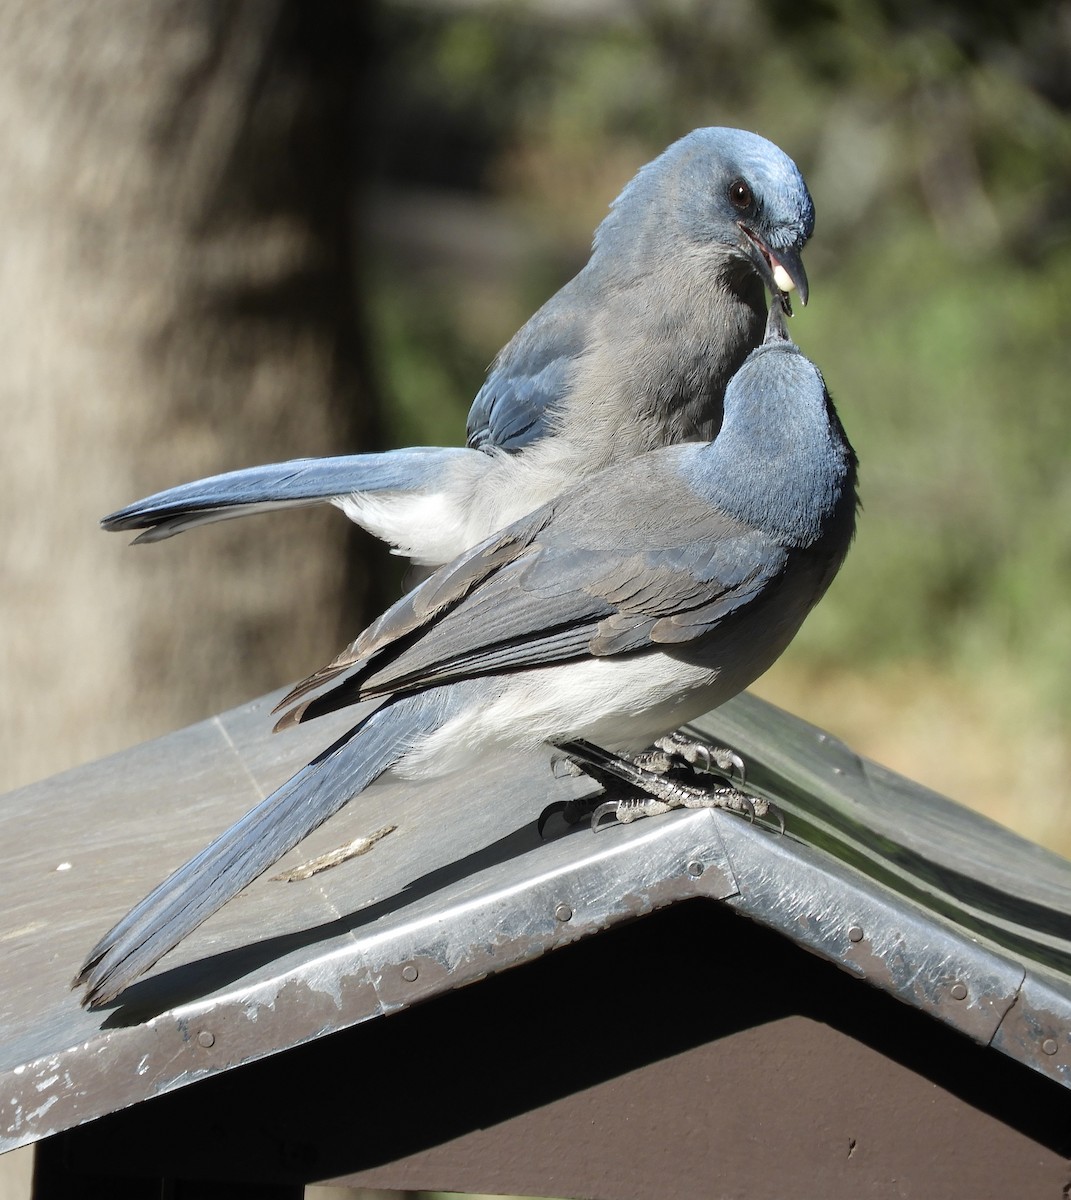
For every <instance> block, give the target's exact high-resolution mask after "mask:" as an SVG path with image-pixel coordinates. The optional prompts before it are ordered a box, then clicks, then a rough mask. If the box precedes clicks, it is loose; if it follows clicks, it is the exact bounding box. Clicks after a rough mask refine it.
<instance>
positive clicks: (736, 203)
mask: <svg viewBox="0 0 1071 1200" xmlns="http://www.w3.org/2000/svg"><path fill="white" fill-rule="evenodd" d="M754 199H755V197H754V196H753V195H752V194H751V188H749V187H748V185H747V184H746V183H745V182H744V181H743V180H742V179H734V180H733V181H732V183H730V184H729V203H730V204H731V205H732V206H733V208H738V209H739V210H740V211H741V212H743V211H744V210H745V209H748V208H750V207H751V203H752V201H753V200H754Z"/></svg>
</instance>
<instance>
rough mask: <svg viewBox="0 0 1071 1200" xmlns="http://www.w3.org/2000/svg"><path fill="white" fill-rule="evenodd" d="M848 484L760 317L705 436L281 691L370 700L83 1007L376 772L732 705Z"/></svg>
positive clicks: (827, 535) (164, 913) (828, 421)
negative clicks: (757, 339) (762, 334)
mask: <svg viewBox="0 0 1071 1200" xmlns="http://www.w3.org/2000/svg"><path fill="white" fill-rule="evenodd" d="M642 178H643V177H642V176H641V179H642ZM855 481H856V460H855V455H854V452H853V451H852V448H851V446H850V445H849V444H848V441H847V439H846V437H845V434H844V431H843V429H842V427H841V424H840V421H839V420H838V418H837V415H836V412H835V411H834V409H833V405H832V402H831V401H830V398H829V395H828V393H827V392H826V389H825V385H824V383H823V380H822V377H821V375H820V374H819V372H818V370H817V368H816V367H814V365H813V364H812V363H810V362H809V361H808V360H807V359H806V358H805V357H804V356H803V355H802V354H801V353H800V351H799V350H798V349H797V348H796V346H795V345H793V343H792V342H791V341H789V340H788V335H787V333H786V332H785V326H784V321H783V316H782V313H781V309H780V306H779V305H778V304H776V303H775V304H773V305H771V309H770V316H769V321H768V325H767V332H766V338H765V341H764V343H763V344H762V345H761V346H760V347H759V348H758V349H756V350H755V351H753V352H752V353H751V354H750V356H749V357H748V358H747V360H746V361H745V362H744V364H743V366H742V367H741V368H740V370H739V371H738V372H737V374H736V375H735V376H734V377H733V379H732V381H731V383H730V384H729V386H728V388H727V389H726V392H725V397H724V421H723V423H722V425H721V430H720V432H719V433H718V435H717V437H716V438H715V439H714V440H713V441H708V442H691V443H687V444H683V445H675V446H670V447H664V448H660V449H657V450H652V451H650V452H648V453H647V454H643V455H641V456H639V457H635V458H632V459H631V460H629V461H628V462H625V463H620V464H617V465H615V466H613V467H610V468H607V469H604V470H603V471H601V472H599V473H598V474H596V475H594V476H592V477H590V478H587V479H585V480H583V481H581V482H580V483H578V484H576V485H575V486H573V487H571V488H569V489H567V490H565V491H564V492H562V493H561V494H559V495H558V496H556V497H555V498H553V499H552V500H550V501H549V502H548V503H546V504H544V505H542V506H541V507H539V508H537V509H536V510H535V511H533V512H530V513H528V514H526V515H525V516H523V517H522V518H521V519H519V520H517V521H515V522H513V523H512V524H510V525H509V526H507V527H506V528H505V529H502V530H500V531H498V532H497V533H494V534H492V535H491V536H490V537H488V538H486V539H485V540H483V541H482V542H480V543H479V544H478V545H477V546H476V547H474V548H473V549H471V550H469V551H468V552H466V553H465V554H463V555H461V556H460V557H458V558H456V559H455V560H454V561H452V562H450V563H448V564H447V565H446V566H444V567H441V568H440V569H439V570H438V571H436V572H435V573H434V574H433V575H431V576H430V577H429V578H428V579H427V580H425V581H424V582H423V583H422V584H421V585H420V586H419V587H417V588H415V589H414V590H413V591H411V592H409V594H408V595H406V596H404V597H403V598H402V599H401V600H399V601H398V602H397V603H396V604H394V605H393V607H391V608H390V609H388V611H387V612H386V613H384V615H383V616H381V617H380V618H379V620H377V621H375V622H374V623H373V624H372V625H371V626H369V627H368V628H367V629H366V630H365V631H364V632H363V633H362V634H361V635H360V637H358V638H357V640H356V641H355V642H354V643H353V644H352V645H351V646H349V647H348V648H347V650H345V651H344V652H343V653H342V654H341V655H340V656H339V657H338V658H337V659H336V660H335V661H334V662H332V663H330V664H328V665H327V666H326V667H324V668H323V669H322V670H320V671H318V672H316V673H315V674H314V675H312V676H310V678H309V679H308V680H306V681H305V682H304V683H303V684H299V685H298V687H296V688H295V689H294V690H293V691H292V692H291V694H290V696H289V697H287V699H286V700H285V701H284V702H283V705H284V706H285V705H286V704H287V703H293V702H295V701H300V705H299V707H298V708H296V709H295V710H293V711H292V712H291V713H290V714H289V715H288V717H284V718H283V722H282V723H286V722H287V721H289V720H304V719H308V718H310V717H314V716H317V715H320V714H323V713H326V712H330V711H333V710H335V709H338V708H341V707H343V706H345V705H348V704H351V703H353V702H355V701H358V700H365V699H373V698H379V699H381V700H382V701H383V703H382V705H381V706H380V707H379V708H377V709H375V710H374V711H373V712H372V713H371V714H370V715H367V716H365V717H363V719H361V720H360V721H359V722H358V723H356V724H355V725H354V727H353V728H352V729H351V730H349V732H348V733H346V734H344V735H343V736H342V737H341V738H339V740H338V741H336V742H335V743H334V745H332V746H330V747H329V748H328V749H327V750H325V751H324V752H323V753H322V754H321V755H320V756H319V757H318V758H316V759H315V760H314V761H313V762H311V763H310V764H309V765H308V766H306V767H304V768H303V769H302V770H301V771H299V772H298V773H297V774H296V775H295V776H294V777H293V778H292V779H290V780H289V782H287V783H284V784H283V785H282V787H280V788H279V789H278V790H277V791H276V792H274V793H273V794H272V795H270V796H269V797H268V798H267V799H266V800H264V801H263V802H262V803H261V804H259V805H258V806H257V807H256V808H254V809H253V810H252V811H250V812H249V813H248V814H247V815H246V816H245V817H243V818H242V819H241V820H240V821H238V822H237V823H236V824H235V825H233V826H232V827H231V828H230V829H228V830H227V831H226V832H224V833H223V834H221V835H220V836H219V837H218V838H217V839H216V840H215V841H214V842H212V844H211V845H209V846H208V847H207V848H206V849H205V850H203V851H202V852H201V853H200V854H198V855H197V856H196V857H195V858H193V859H191V860H190V862H188V863H186V865H185V866H182V867H180V868H179V869H178V870H177V871H176V872H175V873H174V874H173V875H171V876H170V877H169V878H168V879H167V880H165V881H164V882H163V883H162V884H161V885H160V886H159V887H158V888H156V890H155V891H154V892H152V893H151V894H150V895H149V896H148V897H147V898H146V899H145V900H143V901H142V902H141V903H140V904H138V905H137V906H136V907H135V908H134V909H132V910H131V912H130V913H129V914H128V915H127V916H125V917H124V918H123V919H122V920H121V921H120V922H119V923H118V925H116V926H115V928H114V929H112V930H111V931H110V932H109V933H108V934H106V935H105V937H104V938H103V939H102V940H101V941H100V942H99V943H98V944H97V945H96V946H95V947H94V948H93V950H92V951H91V952H90V954H89V957H88V958H87V960H86V963H85V965H84V967H83V968H82V970H81V973H80V974H79V976H78V978H77V980H76V981H75V983H76V984H85V988H86V991H85V998H84V1002H85V1003H87V1004H102V1003H106V1002H108V1001H110V1000H112V999H114V998H115V996H117V995H118V994H119V993H120V992H121V991H122V990H123V989H124V988H125V987H126V986H127V985H128V984H129V983H130V982H131V981H132V980H134V979H135V978H136V977H137V976H138V975H140V974H141V973H142V972H143V971H145V970H146V969H147V968H149V967H151V966H152V965H153V963H155V962H156V961H157V960H158V959H159V958H160V957H161V955H163V954H165V953H166V952H167V951H168V950H169V949H171V948H172V947H173V946H175V945H176V944H177V943H178V942H179V941H181V939H182V938H184V937H185V936H186V935H187V934H188V933H189V932H190V931H191V930H193V929H194V928H196V927H197V926H198V925H199V924H200V923H201V922H202V921H204V920H205V919H206V918H207V917H209V916H211V915H212V913H214V912H215V911H216V910H217V909H218V908H219V907H220V906H221V905H223V904H225V903H226V902H227V901H228V900H229V899H231V897H232V896H234V895H235V894H236V893H238V892H239V891H241V889H242V888H244V887H245V886H246V885H247V884H248V883H250V882H251V881H252V880H253V879H255V878H257V876H259V875H260V874H261V873H262V872H264V871H265V870H266V869H267V868H268V867H269V866H271V865H272V864H273V863H274V862H276V861H277V860H278V859H279V858H280V857H281V856H282V855H283V854H284V853H286V851H288V850H289V849H290V848H291V847H293V846H294V845H296V844H297V843H298V842H299V841H300V840H301V839H302V838H304V837H305V836H306V835H307V834H308V833H310V832H311V831H312V830H313V829H315V828H316V827H317V826H318V825H320V824H321V823H322V822H323V821H325V820H326V819H327V818H328V817H330V816H331V815H332V814H333V813H335V812H337V811H338V810H339V809H340V808H341V807H342V805H344V804H345V803H346V802H347V801H349V800H352V799H353V798H354V797H355V796H357V795H358V794H359V793H360V792H361V791H362V790H363V789H364V788H366V787H368V785H369V784H370V783H372V781H373V780H375V779H376V778H377V777H378V776H380V775H382V774H383V773H384V772H386V771H393V772H394V773H395V774H396V775H398V776H401V777H404V778H420V779H422V778H429V777H433V776H436V775H441V774H444V773H447V772H450V771H455V770H458V769H463V768H465V767H466V766H469V765H471V764H472V762H473V761H474V759H476V758H478V757H479V756H482V755H485V754H488V753H490V752H493V751H496V750H507V751H514V750H516V749H517V748H519V747H525V748H535V747H540V746H544V747H546V748H547V753H548V755H550V754H552V753H553V752H554V751H553V748H554V747H556V746H562V747H564V748H565V749H566V750H567V751H568V748H569V746H570V745H571V744H573V743H576V742H578V741H580V742H591V743H595V744H596V745H597V746H600V747H605V748H607V749H609V750H613V751H623V752H627V753H631V752H635V751H638V750H641V749H643V748H644V747H646V746H648V745H649V744H650V743H651V742H652V741H653V740H654V739H656V738H657V737H659V736H660V735H662V734H665V733H666V732H668V731H670V730H673V729H676V728H677V727H678V726H679V725H680V724H681V723H682V722H686V721H688V720H690V719H692V718H694V717H697V716H698V715H700V714H701V713H704V712H706V711H707V710H709V709H710V708H713V707H715V706H716V705H718V704H721V703H722V702H723V701H725V700H727V699H729V697H731V696H733V695H735V694H736V693H737V692H739V691H741V689H743V688H745V687H746V686H747V685H748V684H750V683H751V682H752V681H753V680H754V679H755V678H756V677H757V676H758V675H760V674H761V673H762V672H763V671H765V670H766V668H767V667H769V666H770V664H771V663H772V662H773V661H774V660H775V659H776V658H777V656H778V655H779V654H780V653H781V652H782V650H784V648H785V646H786V645H787V644H788V642H789V641H790V639H791V638H792V637H793V635H794V634H795V633H796V631H797V630H798V629H799V627H800V624H801V623H802V621H803V619H804V617H805V616H806V615H807V613H808V611H809V610H810V609H811V607H812V606H813V605H814V604H815V603H816V601H817V600H818V599H819V598H820V597H821V596H822V594H823V593H824V592H825V590H826V588H827V586H828V585H829V583H830V581H831V580H832V578H833V576H834V575H835V574H836V572H837V570H838V568H839V567H840V565H841V562H842V561H843V559H844V556H845V554H846V553H847V550H848V545H849V542H850V541H851V538H852V535H853V531H854V527H855V509H856V491H855ZM328 684H331V685H333V686H331V687H330V688H328V690H326V691H323V690H322V689H323V688H324V687H326V686H327V685H328ZM313 693H318V694H315V695H312V698H311V699H309V698H307V697H309V696H310V695H311V694H313ZM715 802H717V801H716V800H715Z"/></svg>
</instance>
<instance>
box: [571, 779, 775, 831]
mask: <svg viewBox="0 0 1071 1200" xmlns="http://www.w3.org/2000/svg"><path fill="white" fill-rule="evenodd" d="M654 778H655V779H657V780H658V783H657V784H653V785H652V786H653V787H655V788H657V793H658V794H657V795H648V796H625V797H622V798H621V799H618V800H606V801H604V802H603V803H602V804H600V805H599V806H598V808H596V809H595V811H594V812H593V813H592V814H591V828H592V832H594V833H598V832H599V830H600V829H607V828H609V826H610V825H613V824H618V825H628V824H630V823H631V822H632V821H638V820H640V818H641V817H656V816H660V815H661V814H662V813H667V812H671V811H672V810H673V809H675V808H722V809H725V810H726V811H727V812H735V813H739V814H741V815H742V816H745V817H746V818H747V819H748V820H749V821H751V822H752V823H754V821H755V818H756V817H757V816H758V817H765V816H767V815H768V814H770V813H772V814H774V815H775V816H776V817H777V819H778V820H779V821H780V824H781V829H782V831H783V830H784V821H783V820H781V817H780V813H778V812H777V810H776V809H775V808H774V807H773V805H771V804H770V802H769V801H768V800H764V799H762V798H761V797H753V796H748V795H745V794H744V793H743V792H741V791H738V790H737V789H736V788H734V787H720V788H694V787H689V786H688V785H687V784H682V783H672V782H669V781H666V780H664V779H662V778H661V777H660V776H655V777H654ZM607 818H611V819H610V820H607Z"/></svg>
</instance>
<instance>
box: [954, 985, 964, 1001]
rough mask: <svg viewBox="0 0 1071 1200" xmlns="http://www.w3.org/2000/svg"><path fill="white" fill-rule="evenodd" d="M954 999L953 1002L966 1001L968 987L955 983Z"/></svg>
mask: <svg viewBox="0 0 1071 1200" xmlns="http://www.w3.org/2000/svg"><path fill="white" fill-rule="evenodd" d="M952 999H953V1000H966V999H967V985H966V984H965V983H954V984H953V985H952Z"/></svg>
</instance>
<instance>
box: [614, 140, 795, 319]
mask: <svg viewBox="0 0 1071 1200" xmlns="http://www.w3.org/2000/svg"><path fill="white" fill-rule="evenodd" d="M604 228H605V230H606V235H608V236H614V235H616V234H617V232H618V231H619V230H620V231H621V232H622V233H626V234H627V232H628V231H629V230H639V229H647V230H652V229H659V230H661V231H662V233H661V236H663V237H666V236H670V237H676V238H678V239H680V238H683V239H684V240H685V241H686V243H688V244H690V245H692V246H695V245H699V246H702V245H710V244H716V245H717V246H718V247H719V248H721V249H722V250H723V251H728V253H729V255H730V257H733V258H735V259H737V260H739V261H740V262H741V263H746V264H747V265H748V266H749V267H751V268H752V269H753V270H754V271H755V272H756V273H757V274H758V275H759V277H760V278H761V279H762V280H763V282H764V283H765V284H766V286H767V287H768V288H769V289H770V291H771V293H773V294H777V293H781V294H787V293H788V292H790V291H792V290H794V289H795V290H798V292H799V296H800V300H801V301H802V302H803V303H804V304H806V303H807V294H808V285H807V274H806V272H805V271H804V269H803V262H802V259H801V257H800V255H801V252H802V250H803V246H804V244H805V243H806V241H807V239H808V238H809V237H810V236H811V234H812V233H813V232H814V202H813V201H812V200H811V195H810V192H808V191H807V185H806V184H805V183H804V182H803V176H802V175H801V174H800V172H799V168H798V167H797V166H796V164H795V163H794V162H793V161H792V159H790V158H789V157H788V155H787V154H785V152H784V151H783V150H781V149H779V148H778V147H777V146H775V145H774V144H773V142H770V141H767V140H766V138H763V137H759V136H758V134H755V133H748V132H746V131H745V130H743V129H727V128H718V127H714V128H707V129H695V130H693V131H692V132H691V133H689V134H687V135H686V136H685V137H683V138H681V139H680V140H679V141H677V142H674V143H673V145H672V146H670V147H669V148H668V149H667V150H665V151H664V152H663V153H662V154H660V155H659V156H658V158H656V159H655V160H654V161H653V162H650V163H648V164H647V165H646V166H645V167H643V168H642V169H641V170H640V171H639V173H638V174H637V175H636V176H635V178H634V179H633V180H632V181H631V183H629V184H628V186H627V187H626V188H625V190H624V191H623V192H622V193H621V195H620V196H619V197H618V198H617V200H616V201H615V202H614V212H613V214H612V216H611V217H610V218H608V219H607V221H606V222H605V223H604ZM600 235H603V230H602V229H600Z"/></svg>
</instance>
